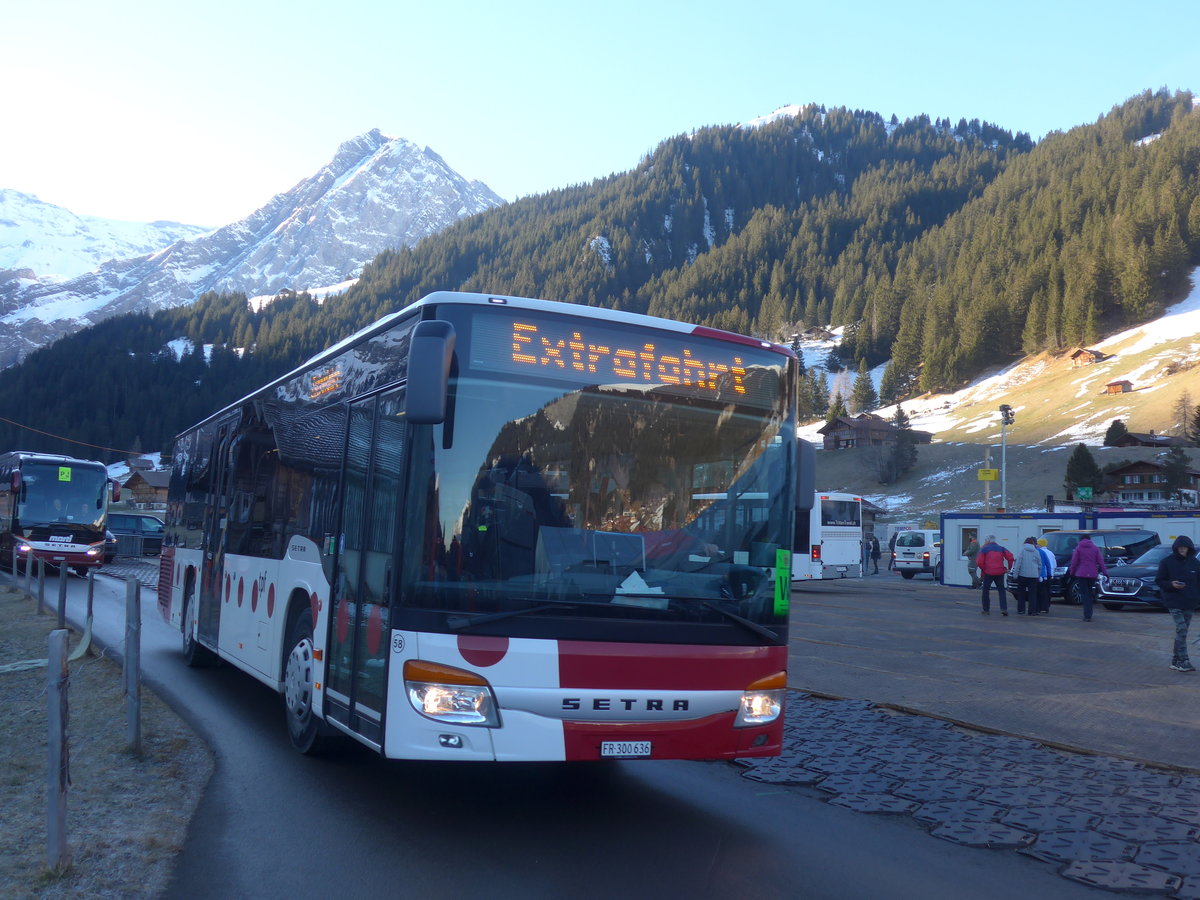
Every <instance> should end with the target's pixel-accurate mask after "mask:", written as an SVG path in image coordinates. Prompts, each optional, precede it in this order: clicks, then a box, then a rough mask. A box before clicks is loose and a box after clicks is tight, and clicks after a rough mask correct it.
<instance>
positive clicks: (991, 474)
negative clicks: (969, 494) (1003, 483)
mask: <svg viewBox="0 0 1200 900" xmlns="http://www.w3.org/2000/svg"><path fill="white" fill-rule="evenodd" d="M976 471H977V472H978V473H979V480H980V481H999V480H1000V470H999V469H976Z"/></svg>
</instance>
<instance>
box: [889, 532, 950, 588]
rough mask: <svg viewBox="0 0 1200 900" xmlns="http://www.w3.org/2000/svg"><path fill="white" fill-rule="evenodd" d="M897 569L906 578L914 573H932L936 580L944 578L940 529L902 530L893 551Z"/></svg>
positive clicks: (897, 536)
mask: <svg viewBox="0 0 1200 900" xmlns="http://www.w3.org/2000/svg"><path fill="white" fill-rule="evenodd" d="M893 552H894V554H895V560H896V571H898V572H899V573H900V575H901V576H902V577H904V578H912V577H913V576H914V575H919V574H927V575H932V576H933V579H934V581H941V580H942V534H941V532H940V531H925V530H913V531H902V532H900V533H899V534H898V535H896V549H895V551H893Z"/></svg>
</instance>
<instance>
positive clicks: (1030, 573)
mask: <svg viewBox="0 0 1200 900" xmlns="http://www.w3.org/2000/svg"><path fill="white" fill-rule="evenodd" d="M1016 557H1017V560H1016V562H1015V563H1014V564H1013V569H1012V571H1013V575H1015V576H1016V578H1017V615H1018V616H1024V615H1030V616H1036V615H1037V606H1038V603H1037V587H1038V584H1039V583H1040V579H1041V577H1042V569H1043V568H1044V567H1045V565H1046V561H1045V560H1044V559H1042V554H1040V553H1038V548H1037V538H1033V537H1027V538H1025V543H1023V544H1022V545H1021V549H1020V550H1018V551H1017V554H1016Z"/></svg>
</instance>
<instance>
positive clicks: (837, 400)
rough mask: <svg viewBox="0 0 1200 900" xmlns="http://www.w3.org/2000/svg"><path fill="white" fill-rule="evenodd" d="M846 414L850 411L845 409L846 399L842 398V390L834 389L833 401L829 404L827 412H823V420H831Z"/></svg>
mask: <svg viewBox="0 0 1200 900" xmlns="http://www.w3.org/2000/svg"><path fill="white" fill-rule="evenodd" d="M848 415H850V412H849V410H847V409H846V401H845V400H843V399H842V392H841V391H836V392H835V393H834V395H833V401H832V402H831V403H830V404H829V412H828V413H826V414H825V421H826V422H832V421H833V420H834V419H837V418H840V417H842V416H848Z"/></svg>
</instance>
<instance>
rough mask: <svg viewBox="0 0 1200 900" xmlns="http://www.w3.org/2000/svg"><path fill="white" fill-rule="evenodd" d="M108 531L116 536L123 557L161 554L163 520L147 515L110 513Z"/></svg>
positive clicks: (119, 551)
mask: <svg viewBox="0 0 1200 900" xmlns="http://www.w3.org/2000/svg"><path fill="white" fill-rule="evenodd" d="M108 530H109V531H111V532H112V533H113V534H115V535H116V536H117V545H118V551H117V552H118V553H120V554H121V555H123V556H158V554H159V553H160V552H162V542H163V520H162V519H160V518H159V517H158V516H152V515H149V514H148V513H128V512H110V513H109V514H108Z"/></svg>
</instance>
